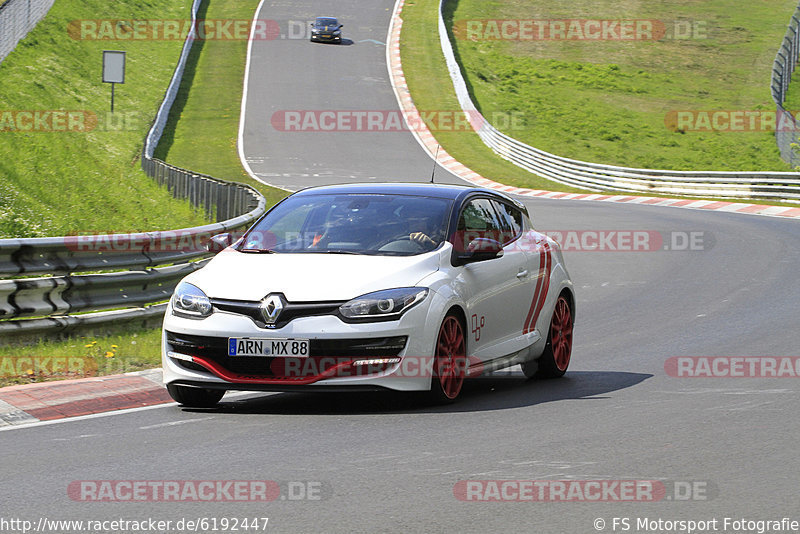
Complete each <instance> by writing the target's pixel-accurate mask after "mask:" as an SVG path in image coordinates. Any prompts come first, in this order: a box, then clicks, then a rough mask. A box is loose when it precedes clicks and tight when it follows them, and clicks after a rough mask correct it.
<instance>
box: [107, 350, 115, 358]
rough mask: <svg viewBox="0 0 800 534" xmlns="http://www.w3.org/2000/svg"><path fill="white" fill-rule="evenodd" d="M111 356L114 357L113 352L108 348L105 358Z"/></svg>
mask: <svg viewBox="0 0 800 534" xmlns="http://www.w3.org/2000/svg"><path fill="white" fill-rule="evenodd" d="M113 357H114V353H113V352H111V351H110V350H109V351H107V352H106V358H113Z"/></svg>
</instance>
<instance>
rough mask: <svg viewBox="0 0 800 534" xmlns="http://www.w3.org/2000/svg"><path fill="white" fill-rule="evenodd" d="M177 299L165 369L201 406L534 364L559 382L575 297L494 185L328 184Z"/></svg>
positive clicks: (530, 370)
mask: <svg viewBox="0 0 800 534" xmlns="http://www.w3.org/2000/svg"><path fill="white" fill-rule="evenodd" d="M210 249H211V250H214V251H219V253H218V254H217V255H216V256H215V257H214V258H213V259H212V260H211V261H210V262H209V263H208V264H207V265H206V266H205V267H203V268H202V269H200V270H198V271H196V272H194V273H192V274H191V275H189V276H187V277H186V278H185V279H183V281H181V282H180V284H179V285H178V286H177V288H176V289H175V292H174V294H173V296H172V299H171V300H170V303H169V307H168V309H167V312H166V315H165V318H164V332H163V370H164V382H165V384H166V386H167V389H168V390H169V393H170V395H171V396H172V397H173V398H174V399H175V400H176V401H178V402H179V403H182V404H184V405H187V406H198V407H207V406H213V405H214V404H216V403H217V402H218V401H219V400H220V399H221V398H222V396H223V394H224V393H225V391H226V390H249V391H286V390H297V389H302V388H307V389H313V390H315V391H319V390H325V389H358V388H362V389H390V390H399V391H425V392H427V394H428V395H430V396H431V397H432V398H433V399H435V400H437V401H441V402H448V401H452V400H455V399H456V397H457V396H458V395H459V392H460V391H461V388H462V384H463V382H464V379H465V378H467V377H472V376H477V375H480V374H483V373H487V372H491V371H493V370H496V369H501V368H505V367H509V366H512V365H515V364H521V366H522V370H523V372H524V373H525V375H526V376H528V377H533V376H537V377H543V378H552V377H559V376H562V375H563V374H564V372H565V371H566V370H567V366H568V365H569V361H570V353H571V350H572V325H573V320H574V317H575V297H574V293H573V287H572V282H571V281H570V278H569V274H568V273H567V270H566V267H565V265H564V259H563V257H562V255H561V249H560V247H559V245H558V243H556V242H555V241H553V240H552V239H550V238H548V237H547V236H545V235H543V234H540V233H538V232H536V231H535V230H534V229H533V228H532V226H531V222H530V219H529V218H528V213H527V210H526V208H525V207H524V206H523V205H522V204H520V203H519V202H517V201H515V200H514V199H512V198H510V197H508V196H506V195H503V194H500V193H497V192H494V191H490V190H486V189H479V188H474V187H461V186H450V185H434V184H356V185H335V186H324V187H314V188H310V189H305V190H302V191H300V192H298V193H295V194H292V195H290V196H288V197H286V198H285V199H284V200H282V201H281V202H279V203H278V204H276V205H275V206H274V207H273V208H271V209H270V210H269V211H268V212H267V213H266V214H265V215H264V216H263V217H262V218H261V219H260V220H259V221H258V222H256V223H255V224H254V225H253V226H252V227H251V228H250V229H249V230H248V231H247V232H246V233H245V234H244V235H243V236H242V237H241V238H239V239H236V240H235V239H234V238H233V237H232V236H231V235H229V234H221V235H218V236H215V237H214V238H212V241H211V244H210Z"/></svg>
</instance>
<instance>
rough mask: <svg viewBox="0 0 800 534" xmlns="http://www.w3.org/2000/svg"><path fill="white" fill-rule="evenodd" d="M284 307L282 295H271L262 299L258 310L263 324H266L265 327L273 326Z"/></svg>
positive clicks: (284, 302)
mask: <svg viewBox="0 0 800 534" xmlns="http://www.w3.org/2000/svg"><path fill="white" fill-rule="evenodd" d="M285 306H286V301H285V300H284V298H283V296H282V295H276V294H274V293H271V294H269V295H267V296H266V297H264V299H263V300H262V301H261V304H260V305H259V309H260V310H261V316H262V317H263V318H264V322H266V323H267V326H275V323H276V322H278V317H279V316H280V314H281V312H282V311H283V308H284V307H285Z"/></svg>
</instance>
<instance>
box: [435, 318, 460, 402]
mask: <svg viewBox="0 0 800 534" xmlns="http://www.w3.org/2000/svg"><path fill="white" fill-rule="evenodd" d="M466 353H467V349H466V343H465V341H464V329H463V328H461V322H460V321H459V320H458V319H456V318H455V317H452V316H449V317H446V318H445V320H444V323H442V328H441V329H439V339H438V341H437V343H436V375H437V376H438V377H439V383H440V384H441V385H442V391H443V392H444V394H445V396H446V397H447V398H448V399H454V398H456V397H457V396H458V393H459V392H460V391H461V386H462V385H463V383H464V375H465V374H466V362H467V358H466Z"/></svg>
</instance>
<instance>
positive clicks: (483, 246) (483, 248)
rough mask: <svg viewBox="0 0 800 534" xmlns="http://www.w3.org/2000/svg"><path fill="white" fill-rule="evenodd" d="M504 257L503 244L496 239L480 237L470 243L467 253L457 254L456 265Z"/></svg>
mask: <svg viewBox="0 0 800 534" xmlns="http://www.w3.org/2000/svg"><path fill="white" fill-rule="evenodd" d="M502 255H503V244H502V243H500V242H499V241H496V240H494V239H489V238H486V237H479V238H477V239H473V240H472V241H470V243H469V245H468V246H467V250H466V251H465V252H459V253H457V254H456V262H455V264H456V265H466V264H468V263H475V262H478V261H486V260H493V259H495V258H499V257H501V256H502Z"/></svg>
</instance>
